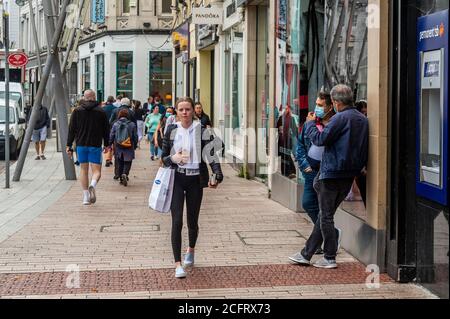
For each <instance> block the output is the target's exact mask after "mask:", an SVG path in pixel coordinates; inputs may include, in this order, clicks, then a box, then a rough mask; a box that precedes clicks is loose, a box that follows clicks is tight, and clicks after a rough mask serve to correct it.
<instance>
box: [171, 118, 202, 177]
mask: <svg viewBox="0 0 450 319" xmlns="http://www.w3.org/2000/svg"><path fill="white" fill-rule="evenodd" d="M175 124H176V125H177V129H176V133H175V138H174V140H173V153H178V152H180V151H181V152H187V153H188V154H189V161H188V162H187V163H186V164H184V165H182V166H181V165H178V166H179V167H181V168H187V169H199V168H200V158H201V157H200V156H199V154H198V153H199V150H200V152H201V144H200V145H198V143H201V140H199V139H198V138H196V133H197V132H198V131H199V127H198V126H200V123H199V122H193V123H192V125H191V126H190V127H189V128H188V129H185V128H184V127H183V126H182V125H181V122H177V123H175ZM196 128H197V129H196ZM198 133H200V134H201V132H198ZM199 137H200V138H201V136H200V135H199ZM197 140H198V141H197ZM197 142H198V143H197ZM199 146H200V149H199Z"/></svg>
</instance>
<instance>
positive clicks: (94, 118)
mask: <svg viewBox="0 0 450 319" xmlns="http://www.w3.org/2000/svg"><path fill="white" fill-rule="evenodd" d="M102 140H103V145H104V146H108V145H109V121H108V118H107V116H106V112H105V111H104V110H103V109H102V108H101V107H100V106H99V104H98V102H97V101H81V103H80V106H79V107H77V108H76V109H75V110H74V111H73V113H72V116H71V117H70V124H69V136H68V137H67V146H69V147H72V144H73V142H74V141H75V142H76V143H77V146H87V147H102Z"/></svg>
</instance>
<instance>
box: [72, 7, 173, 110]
mask: <svg viewBox="0 0 450 319" xmlns="http://www.w3.org/2000/svg"><path fill="white" fill-rule="evenodd" d="M170 5H171V3H170V2H168V1H164V0H154V1H148V0H140V1H125V0H116V1H107V3H106V15H105V23H104V24H103V25H100V26H96V27H94V28H93V29H94V31H93V32H92V33H91V34H89V35H85V36H83V38H82V39H81V40H80V45H79V49H78V93H79V94H82V92H83V91H84V90H86V89H88V88H91V89H94V90H95V91H96V92H97V95H98V99H99V100H100V101H104V100H105V99H106V98H107V97H108V96H109V95H112V96H117V95H119V94H120V95H123V96H126V97H129V98H130V99H136V100H140V101H142V102H145V101H146V100H147V97H148V96H150V95H154V96H160V97H161V98H162V99H163V101H164V103H165V104H171V101H172V96H171V94H172V45H171V43H170V38H169V37H170V30H171V28H172V11H171V8H170Z"/></svg>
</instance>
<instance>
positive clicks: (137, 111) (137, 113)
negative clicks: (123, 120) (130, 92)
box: [133, 101, 145, 148]
mask: <svg viewBox="0 0 450 319" xmlns="http://www.w3.org/2000/svg"><path fill="white" fill-rule="evenodd" d="M133 109H134V117H135V118H136V125H137V135H138V148H140V146H141V141H142V138H143V136H144V121H145V111H144V109H142V108H141V101H134V104H133Z"/></svg>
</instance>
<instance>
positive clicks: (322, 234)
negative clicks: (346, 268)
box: [290, 84, 369, 269]
mask: <svg viewBox="0 0 450 319" xmlns="http://www.w3.org/2000/svg"><path fill="white" fill-rule="evenodd" d="M330 94H331V101H332V102H333V107H334V110H335V111H336V112H337V114H336V115H335V116H333V118H332V119H331V120H330V122H329V123H328V125H327V126H325V128H324V129H323V130H322V131H321V130H319V129H318V128H317V127H316V126H315V125H309V126H308V128H307V129H306V131H305V136H308V138H309V139H311V142H312V143H313V144H314V145H317V146H325V149H324V152H323V156H322V162H321V164H320V170H319V174H318V175H317V176H316V178H315V179H314V189H315V190H316V192H317V195H318V199H319V207H320V212H319V219H318V221H317V222H316V224H315V225H314V229H313V231H312V233H311V235H310V237H309V238H308V240H307V241H306V244H305V248H304V249H303V250H302V251H301V252H299V253H297V254H296V255H294V256H292V257H290V259H291V260H293V261H295V262H296V263H298V264H301V265H305V266H308V265H310V264H311V258H312V256H313V255H314V254H315V252H316V251H317V249H318V248H319V247H320V246H321V245H322V243H323V250H324V258H322V259H320V260H318V261H316V262H315V263H314V264H313V266H314V267H318V268H327V269H330V268H336V267H337V263H336V254H337V247H338V239H337V237H336V230H335V227H334V215H335V214H336V210H337V209H338V207H339V205H340V204H341V203H342V201H343V200H344V199H345V197H346V196H347V194H348V192H349V191H350V189H351V187H352V184H353V180H354V178H355V177H356V176H359V175H360V174H361V171H362V170H363V169H364V168H365V166H366V165H367V158H368V150H369V147H368V145H369V144H368V143H369V122H368V120H367V118H366V117H365V116H364V115H362V114H361V113H360V112H358V111H357V110H356V108H355V107H354V104H353V103H354V102H353V91H352V89H351V88H350V87H348V86H347V85H342V84H340V85H336V86H335V87H334V88H333V89H332V90H331V93H330ZM315 120H316V119H315V116H314V115H312V114H311V115H310V116H309V117H308V120H307V121H308V122H310V121H312V122H313V121H315Z"/></svg>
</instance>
